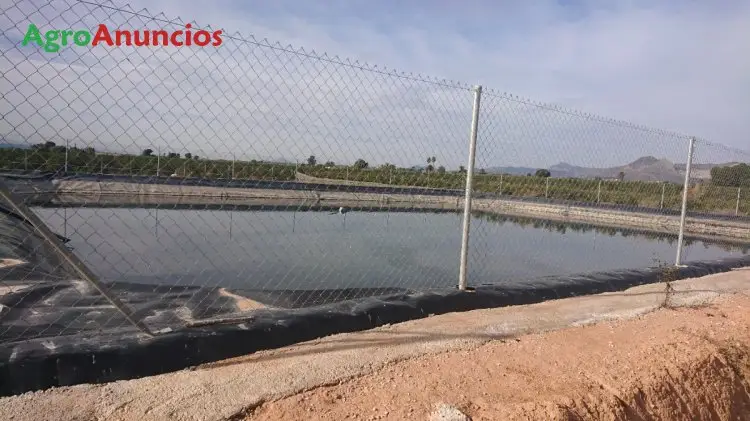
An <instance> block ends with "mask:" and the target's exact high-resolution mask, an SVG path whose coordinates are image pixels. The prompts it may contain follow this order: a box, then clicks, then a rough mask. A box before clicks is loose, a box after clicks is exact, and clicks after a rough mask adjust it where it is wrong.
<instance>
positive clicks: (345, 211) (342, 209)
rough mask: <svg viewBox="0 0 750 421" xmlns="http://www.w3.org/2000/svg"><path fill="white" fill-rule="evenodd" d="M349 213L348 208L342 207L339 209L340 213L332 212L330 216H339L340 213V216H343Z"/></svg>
mask: <svg viewBox="0 0 750 421" xmlns="http://www.w3.org/2000/svg"><path fill="white" fill-rule="evenodd" d="M347 212H349V209H346V208H344V207H343V206H341V207H340V208H339V211H338V212H330V213H329V215H334V214H337V213H338V214H339V215H343V214H345V213H347Z"/></svg>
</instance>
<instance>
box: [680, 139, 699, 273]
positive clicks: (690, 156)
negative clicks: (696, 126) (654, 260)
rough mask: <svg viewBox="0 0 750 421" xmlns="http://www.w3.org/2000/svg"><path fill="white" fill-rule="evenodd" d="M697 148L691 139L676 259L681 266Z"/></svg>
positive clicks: (683, 188) (683, 189)
mask: <svg viewBox="0 0 750 421" xmlns="http://www.w3.org/2000/svg"><path fill="white" fill-rule="evenodd" d="M694 148H695V138H694V137H691V138H690V144H689V146H688V159H687V165H685V184H684V185H683V187H682V210H681V212H680V233H679V234H678V236H677V258H676V259H675V265H676V266H680V263H681V261H682V242H683V237H684V235H685V216H686V214H687V199H688V188H690V169H691V167H692V164H693V150H694Z"/></svg>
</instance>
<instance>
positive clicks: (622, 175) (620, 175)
mask: <svg viewBox="0 0 750 421" xmlns="http://www.w3.org/2000/svg"><path fill="white" fill-rule="evenodd" d="M617 179H618V180H620V181H622V180H624V179H625V173H624V172H623V171H620V172H618V173H617Z"/></svg>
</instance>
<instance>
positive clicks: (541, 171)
mask: <svg viewBox="0 0 750 421" xmlns="http://www.w3.org/2000/svg"><path fill="white" fill-rule="evenodd" d="M534 175H535V176H537V177H549V176H551V175H552V174H551V173H550V172H549V170H545V169H544V168H540V169H538V170H536V172H535V173H534Z"/></svg>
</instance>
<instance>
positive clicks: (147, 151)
mask: <svg viewBox="0 0 750 421" xmlns="http://www.w3.org/2000/svg"><path fill="white" fill-rule="evenodd" d="M153 154H154V150H153V149H144V150H143V152H142V153H141V155H143V156H151V155H153Z"/></svg>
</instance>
